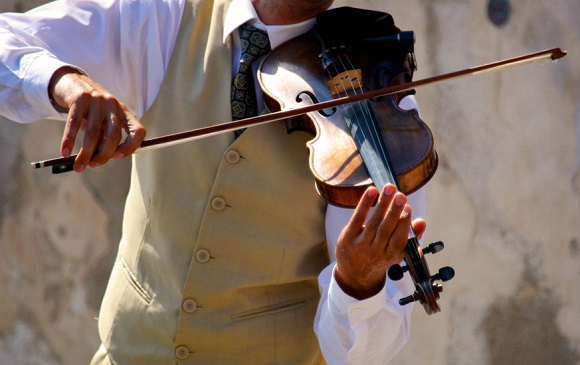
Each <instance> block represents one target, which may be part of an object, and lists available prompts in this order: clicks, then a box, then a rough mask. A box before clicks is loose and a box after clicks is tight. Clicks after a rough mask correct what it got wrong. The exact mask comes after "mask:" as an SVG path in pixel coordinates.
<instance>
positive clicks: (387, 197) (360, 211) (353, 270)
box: [335, 184, 425, 299]
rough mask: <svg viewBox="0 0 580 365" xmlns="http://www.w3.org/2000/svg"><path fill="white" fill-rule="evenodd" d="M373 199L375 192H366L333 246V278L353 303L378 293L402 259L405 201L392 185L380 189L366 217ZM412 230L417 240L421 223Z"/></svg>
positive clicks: (406, 229) (406, 232)
mask: <svg viewBox="0 0 580 365" xmlns="http://www.w3.org/2000/svg"><path fill="white" fill-rule="evenodd" d="M377 195H378V190H377V189H376V188H374V187H371V188H369V189H367V191H366V192H365V194H364V195H363V197H362V198H361V200H360V201H359V204H358V206H357V207H356V209H355V211H354V214H353V216H352V218H351V219H350V221H349V223H348V224H347V226H346V227H345V228H344V229H343V231H342V233H341V235H340V237H339V239H338V242H337V246H336V262H337V264H336V270H335V278H336V280H337V282H338V284H339V286H340V287H341V288H342V289H343V291H344V292H345V293H346V294H348V295H350V296H352V297H354V298H357V299H366V298H369V297H371V296H373V295H375V294H376V293H378V292H379V291H380V290H381V288H382V287H383V285H384V283H385V279H386V271H387V269H388V268H389V267H390V266H391V265H394V264H398V263H400V262H401V261H402V259H403V257H404V252H405V246H406V244H407V238H408V235H409V230H410V227H411V213H412V210H411V207H410V206H409V205H407V204H406V203H407V197H406V196H405V195H404V194H402V193H400V192H397V191H396V188H395V186H393V185H392V184H388V185H386V186H385V187H384V188H383V190H382V192H381V194H380V196H379V198H378V201H377V203H376V206H375V209H374V211H373V212H372V213H371V214H370V216H368V215H369V212H370V210H371V207H372V205H373V203H374V201H375V200H376V198H377ZM367 217H368V220H367ZM365 221H366V223H365ZM413 228H414V229H415V232H416V234H417V236H418V237H421V235H422V234H423V232H424V231H425V221H423V220H422V219H418V220H416V221H415V222H413Z"/></svg>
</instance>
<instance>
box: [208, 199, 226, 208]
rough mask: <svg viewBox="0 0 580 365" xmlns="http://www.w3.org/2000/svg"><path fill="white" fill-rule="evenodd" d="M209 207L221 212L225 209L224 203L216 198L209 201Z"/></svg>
mask: <svg viewBox="0 0 580 365" xmlns="http://www.w3.org/2000/svg"><path fill="white" fill-rule="evenodd" d="M211 207H212V208H213V209H214V210H217V211H220V210H223V209H224V208H225V207H226V201H225V200H224V198H220V197H219V196H218V197H217V198H213V200H212V201H211Z"/></svg>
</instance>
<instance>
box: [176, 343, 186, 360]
mask: <svg viewBox="0 0 580 365" xmlns="http://www.w3.org/2000/svg"><path fill="white" fill-rule="evenodd" d="M174 354H175V357H176V358H178V359H179V360H185V359H187V358H188V357H189V349H188V348H187V347H186V346H177V347H176V348H175V351H174Z"/></svg>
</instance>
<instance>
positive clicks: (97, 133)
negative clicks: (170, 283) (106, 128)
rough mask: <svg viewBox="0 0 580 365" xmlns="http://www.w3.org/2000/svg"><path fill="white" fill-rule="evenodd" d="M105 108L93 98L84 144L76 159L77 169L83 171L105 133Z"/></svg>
mask: <svg viewBox="0 0 580 365" xmlns="http://www.w3.org/2000/svg"><path fill="white" fill-rule="evenodd" d="M103 117H104V112H103V109H102V108H101V107H100V106H99V104H98V101H97V100H95V99H93V100H91V102H90V105H89V110H88V116H87V123H86V127H85V135H84V138H83V145H82V147H81V149H80V151H79V154H78V156H77V158H76V161H75V167H74V169H75V171H77V172H82V171H84V169H85V168H86V167H87V166H88V164H89V161H91V159H92V158H93V155H94V154H95V150H96V148H97V146H98V144H99V143H100V142H101V138H102V135H103Z"/></svg>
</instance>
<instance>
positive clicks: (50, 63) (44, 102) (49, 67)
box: [23, 56, 85, 115]
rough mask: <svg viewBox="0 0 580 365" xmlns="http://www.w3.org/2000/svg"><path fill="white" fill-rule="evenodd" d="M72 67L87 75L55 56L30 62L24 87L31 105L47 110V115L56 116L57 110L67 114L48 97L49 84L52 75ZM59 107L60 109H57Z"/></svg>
mask: <svg viewBox="0 0 580 365" xmlns="http://www.w3.org/2000/svg"><path fill="white" fill-rule="evenodd" d="M65 66H68V67H71V68H74V69H76V70H78V71H79V72H80V73H82V74H85V72H84V71H82V70H81V69H79V68H78V67H75V66H72V65H69V64H68V63H66V62H63V61H61V60H59V59H57V58H55V57H53V56H45V57H38V56H35V58H34V59H33V60H31V61H30V63H29V65H28V68H27V70H26V77H25V80H26V81H25V83H24V85H23V90H24V94H25V95H26V98H27V99H28V100H29V103H30V104H31V105H36V106H37V108H39V109H42V110H45V111H46V113H47V114H49V115H51V114H54V111H55V110H56V111H57V112H59V113H66V112H67V110H66V109H64V108H62V107H60V106H58V104H56V103H54V101H53V100H51V98H50V97H49V95H48V84H49V83H50V79H51V78H52V75H54V73H55V72H56V70H58V69H59V68H61V67H65ZM57 106H58V107H57Z"/></svg>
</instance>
